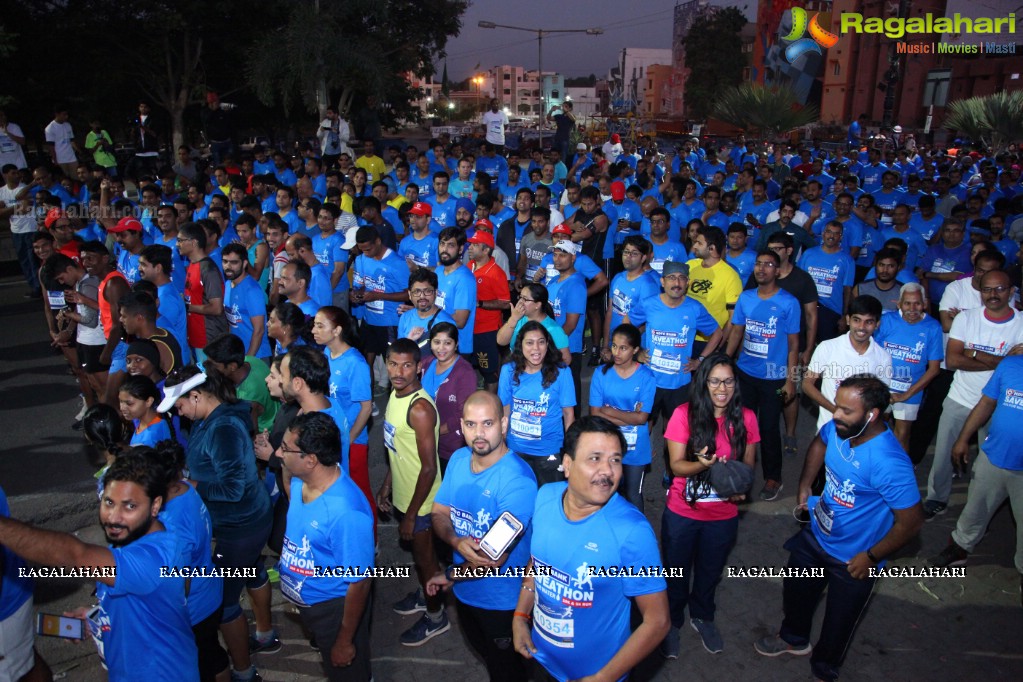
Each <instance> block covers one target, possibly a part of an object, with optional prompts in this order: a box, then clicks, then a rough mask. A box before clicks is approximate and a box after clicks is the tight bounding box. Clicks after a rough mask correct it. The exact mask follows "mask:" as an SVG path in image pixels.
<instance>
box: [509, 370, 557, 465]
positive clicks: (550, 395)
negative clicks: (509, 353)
mask: <svg viewBox="0 0 1023 682" xmlns="http://www.w3.org/2000/svg"><path fill="white" fill-rule="evenodd" d="M514 374H515V364H514V363H507V364H505V365H504V366H503V367H501V376H500V378H499V379H498V382H497V397H498V398H500V399H501V404H502V405H504V406H505V407H507V408H510V410H509V418H508V447H509V448H511V449H512V450H514V451H515V452H517V453H519V454H520V455H528V456H531V457H541V456H547V455H551V454H555V455H557V456H560V454H561V445H562V444H563V443H564V442H565V426H564V422H563V417H562V413H561V410H562V408H565V407H575V386H574V385H573V384H572V372H571V370H569V369H568V367H561V368H559V369H558V378H557V379H556V380H555V381H554V383H553V384H551V385H550V386H547V387H546V388H545V387H544V385H543V372H536V373H535V374H527V373H526V372H523V373H521V374H519V378H518V383H515V380H514V379H513V377H514Z"/></svg>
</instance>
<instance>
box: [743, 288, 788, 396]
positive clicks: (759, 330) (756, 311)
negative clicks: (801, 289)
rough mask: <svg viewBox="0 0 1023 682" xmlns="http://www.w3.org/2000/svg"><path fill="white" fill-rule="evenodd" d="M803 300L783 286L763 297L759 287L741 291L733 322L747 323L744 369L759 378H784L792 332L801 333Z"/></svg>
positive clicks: (744, 334) (744, 335) (744, 331)
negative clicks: (759, 292)
mask: <svg viewBox="0 0 1023 682" xmlns="http://www.w3.org/2000/svg"><path fill="white" fill-rule="evenodd" d="M801 312H802V306H800V305H799V300H798V299H797V298H796V297H795V296H793V295H792V294H790V293H789V292H787V291H785V290H784V289H779V290H778V291H776V292H775V294H774V295H773V296H771V297H770V298H767V299H762V298H760V296H758V295H757V290H756V289H747V290H746V291H744V292H742V293H741V294H739V300H738V301H736V302H735V312H734V313H733V314H732V324H735V325H745V329H744V330H743V334H742V349H741V350H740V351H739V359H738V362H737V363H736V364H737V365H738V367H739V369H741V370H742V371H743V372H745V373H746V374H748V375H750V376H751V377H756V378H758V379H774V380H777V379H784V378H785V377H786V376H787V374H788V373H787V367H788V360H789V357H788V354H789V337H788V335H789V334H798V333H799V316H800V313H801Z"/></svg>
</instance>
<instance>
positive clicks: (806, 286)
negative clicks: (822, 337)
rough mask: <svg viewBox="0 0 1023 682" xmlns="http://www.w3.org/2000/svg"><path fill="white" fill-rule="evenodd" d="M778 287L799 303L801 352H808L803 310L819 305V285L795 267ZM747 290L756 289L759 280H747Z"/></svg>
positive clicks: (781, 279) (780, 280)
mask: <svg viewBox="0 0 1023 682" xmlns="http://www.w3.org/2000/svg"><path fill="white" fill-rule="evenodd" d="M778 287H779V288H780V289H782V290H784V291H787V292H789V293H790V294H792V295H793V296H795V297H796V300H797V301H799V352H803V351H804V350H806V311H805V309H804V308H803V306H804V305H806V304H807V303H817V285H816V284H815V283H814V281H813V278H812V277H810V275H808V274H807V273H806V271H805V270H801V269H799V268H798V267H796V266H795V265H793V266H792V272H790V273H789V274H788V277H779V278H778ZM745 288H746V289H756V288H757V280H756V279H755V278H754V277H753V275H750V276H749V279H748V280H746V286H745Z"/></svg>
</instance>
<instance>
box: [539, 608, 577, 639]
mask: <svg viewBox="0 0 1023 682" xmlns="http://www.w3.org/2000/svg"><path fill="white" fill-rule="evenodd" d="M533 625H534V626H535V627H536V632H537V634H538V635H540V636H541V637H543V638H544V639H545V640H547V641H548V642H550V643H551V644H553V645H554V646H556V647H559V648H562V649H573V648H575V642H574V639H575V621H573V620H572V619H571V618H552V617H551V616H548V615H547V614H545V613H544V612H543V611H542V610H541V609H540V605H539V604H536V605H534V606H533Z"/></svg>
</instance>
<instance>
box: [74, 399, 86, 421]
mask: <svg viewBox="0 0 1023 682" xmlns="http://www.w3.org/2000/svg"><path fill="white" fill-rule="evenodd" d="M78 399H79V400H81V401H82V406H81V408H80V409H79V410H78V414H76V415H75V421H76V422H77V421H81V420H82V417H84V416H85V413H86V412H88V411H89V406H88V405H86V404H85V396H84V395H82V394H81V393H79V394H78Z"/></svg>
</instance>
